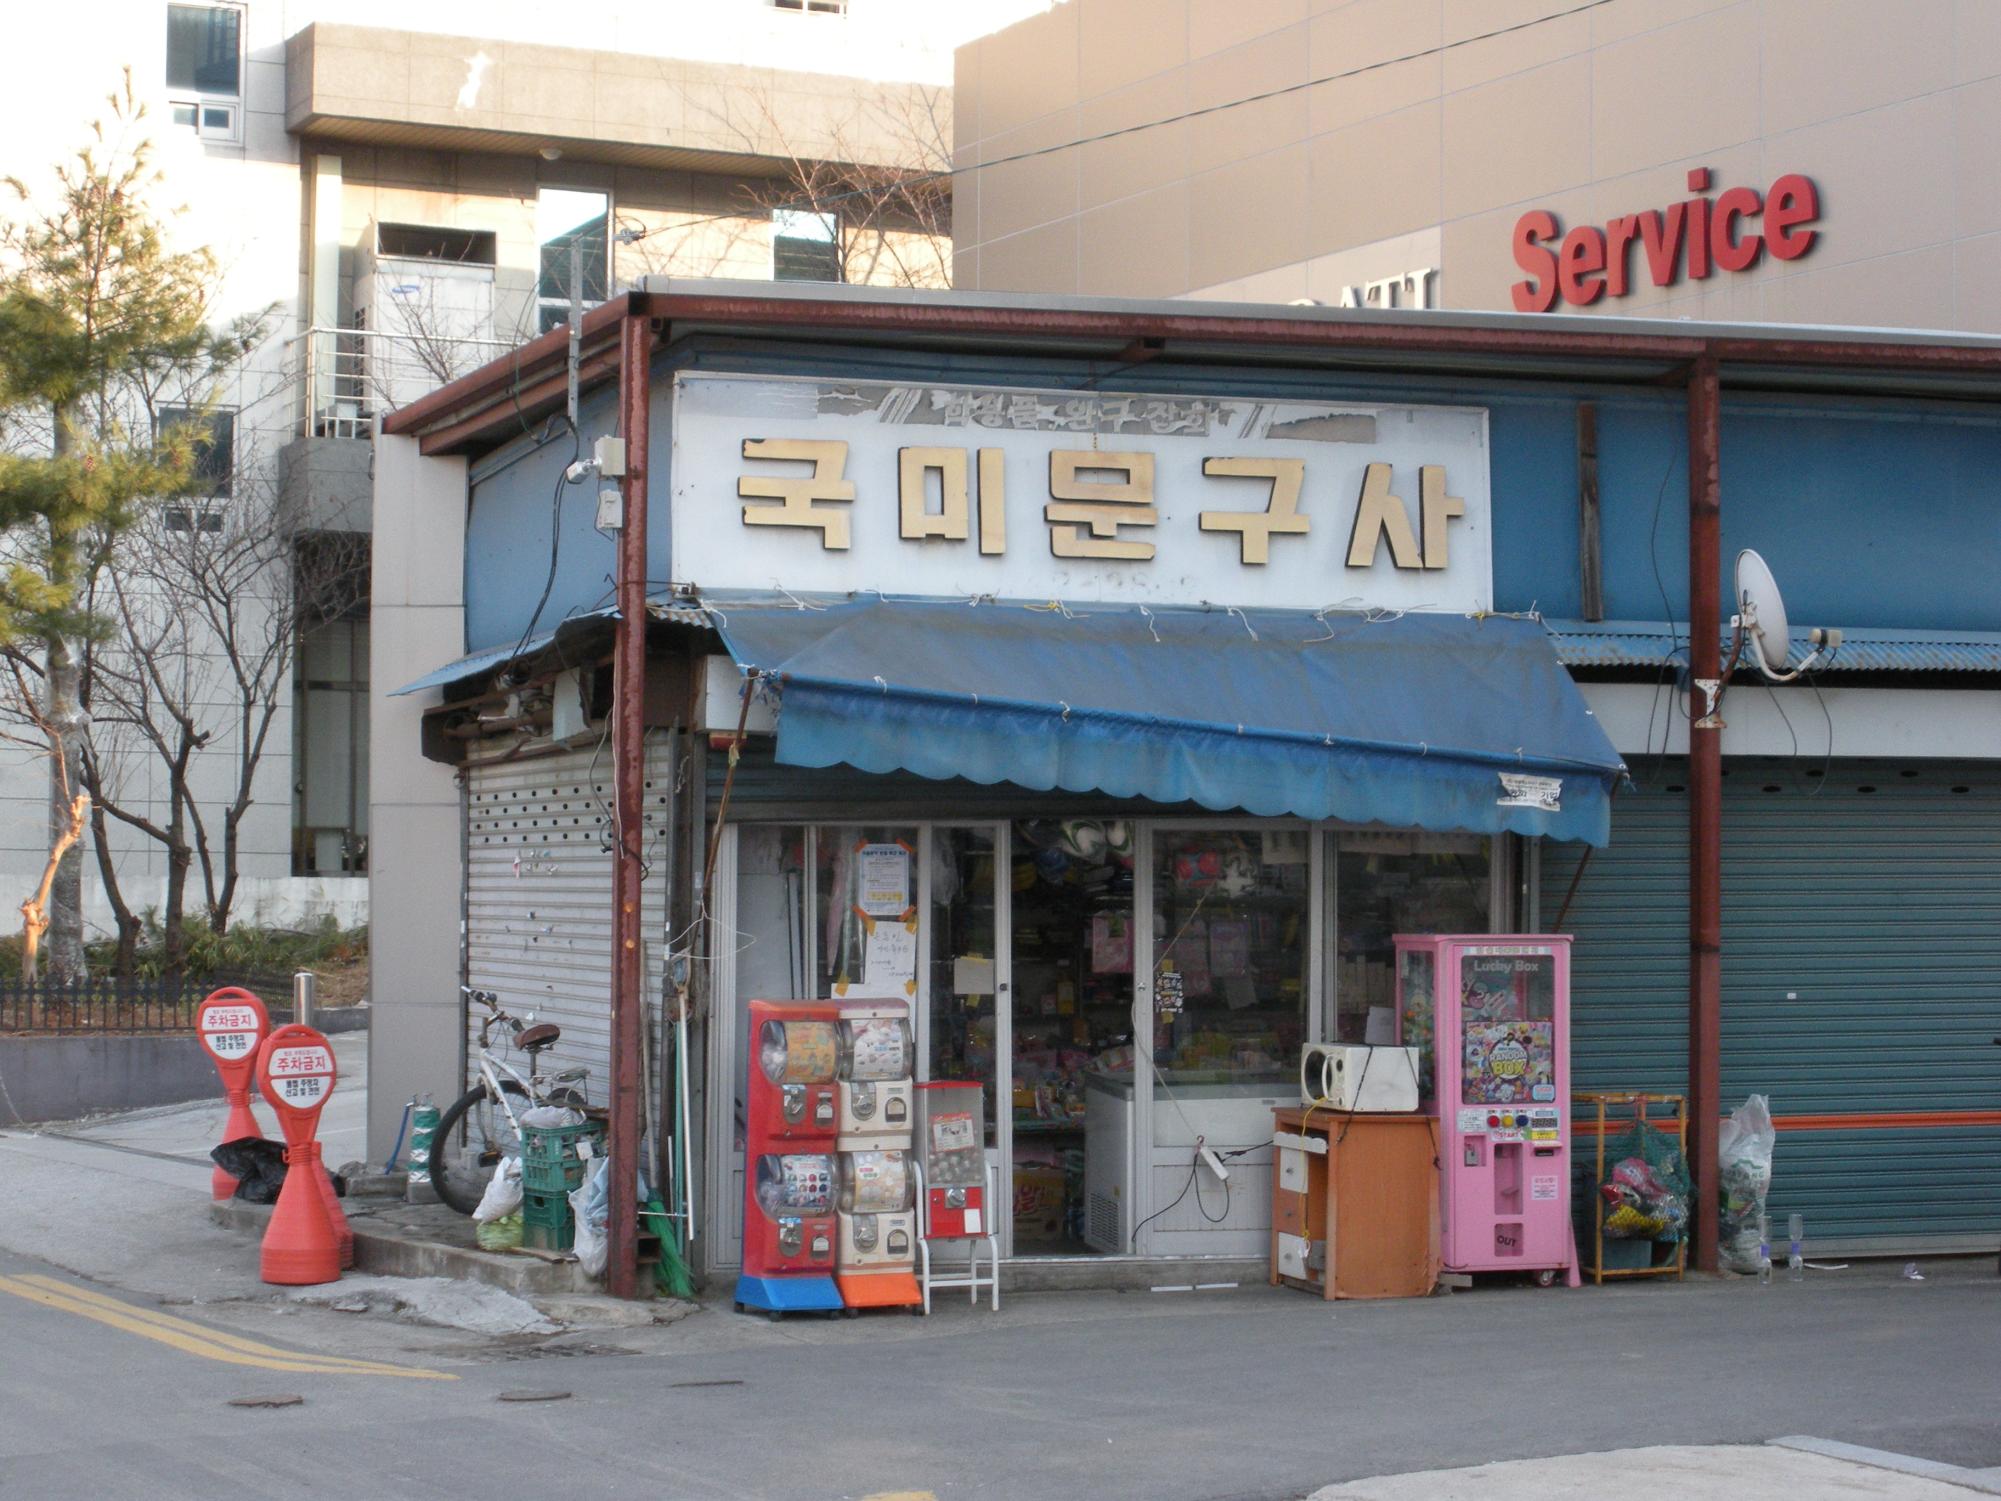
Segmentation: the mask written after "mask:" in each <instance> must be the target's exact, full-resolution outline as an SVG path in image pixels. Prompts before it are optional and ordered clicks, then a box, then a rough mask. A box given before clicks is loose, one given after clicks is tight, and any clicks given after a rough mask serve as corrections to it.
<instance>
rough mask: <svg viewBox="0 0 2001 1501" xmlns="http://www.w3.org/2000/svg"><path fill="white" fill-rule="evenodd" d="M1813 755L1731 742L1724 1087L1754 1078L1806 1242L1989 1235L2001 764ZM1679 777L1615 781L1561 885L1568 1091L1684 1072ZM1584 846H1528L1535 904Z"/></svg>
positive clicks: (1994, 1164) (1999, 1080) (1971, 1244)
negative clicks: (1805, 763) (1756, 755)
mask: <svg viewBox="0 0 2001 1501" xmlns="http://www.w3.org/2000/svg"><path fill="white" fill-rule="evenodd" d="M1815 770H1818V768H1813V767H1802V766H1800V765H1798V764H1794V763H1783V762H1781V763H1766V762H1756V761H1731V762H1729V763H1727V767H1726V776H1725V780H1724V836H1723V900H1724V912H1723V1056H1722V1087H1723V1099H1724V1104H1725V1106H1726V1108H1728V1107H1730V1106H1733V1105H1734V1104H1736V1103H1737V1102H1738V1101H1740V1100H1742V1099H1743V1097H1744V1096H1745V1095H1747V1094H1749V1093H1752V1092H1753V1091H1757V1092H1761V1093H1765V1094H1768V1095H1769V1096H1770V1097H1771V1101H1772V1112H1773V1114H1774V1116H1775V1117H1777V1118H1778V1121H1779V1126H1780V1135H1779V1146H1778V1155H1777V1158H1776V1160H1775V1165H1774V1175H1773V1184H1772V1194H1771V1200H1770V1205H1771V1209H1772V1212H1773V1214H1774V1216H1775V1217H1782V1216H1784V1215H1786V1214H1789V1213H1792V1212H1795V1211H1797V1212H1799V1213H1801V1214H1803V1215H1804V1216H1805V1218H1806V1226H1807V1236H1808V1240H1809V1242H1810V1244H1811V1245H1813V1246H1815V1247H1817V1248H1819V1249H1821V1250H1825V1251H1828V1252H1831V1253H1835V1254H1841V1253H1844V1252H1870V1251H1876V1252H1882V1253H1895V1252H1900V1251H1906V1250H1910V1251H1925V1250H1930V1251H1944V1250H1958V1249H1989V1248H1992V1247H1993V1246H1994V1245H1995V1244H1996V1241H1997V1238H2001V1123H1997V1112H2001V1052H1997V1050H1996V1049H1995V1048H1994V1046H1993V1045H1992V1039H1993V1038H1994V1037H1995V1036H1997V1035H2001V769H1997V768H1996V767H1994V766H1992V765H1988V764H1984V763H1971V764H1966V763H1951V762H1945V763H1925V762H1919V763H1914V764H1909V765H1900V764H1894V763H1880V762H1836V763H1834V765H1833V766H1832V767H1830V768H1829V769H1828V773H1827V775H1826V776H1825V777H1815V776H1813V775H1812V774H1811V773H1812V772H1813V771H1815ZM1685 777H1686V769H1685V767H1684V766H1682V765H1679V764H1677V763H1673V762H1670V763H1668V764H1667V765H1666V766H1665V767H1664V768H1663V769H1662V771H1661V773H1660V774H1659V775H1658V776H1657V777H1653V778H1650V782H1651V783H1652V785H1651V787H1650V788H1648V789H1642V790H1641V791H1639V792H1636V793H1633V794H1629V795H1622V796H1621V797H1620V798H1619V799H1618V800H1617V801H1615V803H1614V805H1613V820H1612V843H1611V845H1610V847H1609V848H1607V849H1604V850H1601V851H1599V852H1598V854H1597V855H1596V856H1595V857H1594V858H1593V859H1592V861H1591V863H1590V865H1589V867H1588V868H1587V869H1586V870H1585V872H1584V876H1583V879H1582V880H1581V882H1580V883H1579V886H1578V891H1577V896H1576V898H1575V900H1574V901H1573V903H1572V905H1571V909H1570V914H1569V917H1568V920H1567V922H1566V924H1565V925H1566V927H1567V928H1568V929H1569V930H1570V931H1571V932H1573V933H1574V934H1576V936H1577V944H1576V970H1575V982H1574V989H1575V996H1574V999H1573V1015H1574V1021H1573V1033H1574V1047H1575V1050H1576V1061H1575V1068H1574V1075H1573V1076H1574V1078H1575V1079H1576V1081H1577V1085H1578V1087H1579V1088H1584V1089H1589V1088H1594V1087H1601V1088H1617V1087H1624V1086H1632V1087H1642V1088H1658V1089H1671V1090H1678V1089H1682V1088H1684V1087H1685V1086H1686V1080H1687V1055H1686V1038H1687V1004H1688V1003H1687V974H1688V968H1687V911H1688V906H1687V889H1686V886H1687V877H1686V868H1687V867H1686V859H1687V807H1688V800H1687V795H1686V781H1685ZM1580 853H1581V851H1580V850H1578V849H1577V848H1575V847H1561V846H1551V847H1549V848H1547V849H1546V850H1545V852H1544V858H1543V873H1542V883H1541V890H1542V901H1543V920H1544V922H1545V923H1554V921H1555V917H1556V913H1557V911H1558V909H1559V908H1560V907H1561V905H1562V902H1563V898H1564V893H1565V891H1566V889H1567V888H1568V885H1569V882H1570V879H1571V877H1572V875H1573V874H1574V872H1575V870H1576V862H1577V856H1578V855H1579V854H1580ZM1983 1117H1984V1118H1983ZM1927 1118H1929V1119H1927Z"/></svg>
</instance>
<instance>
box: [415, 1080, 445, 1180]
mask: <svg viewBox="0 0 2001 1501" xmlns="http://www.w3.org/2000/svg"><path fill="white" fill-rule="evenodd" d="M410 1105H411V1110H410V1181H411V1182H412V1183H429V1182H430V1181H431V1140H432V1138H433V1137H435V1136H436V1135H437V1132H438V1116H439V1111H438V1107H437V1106H436V1105H435V1104H433V1103H432V1101H431V1097H430V1095H429V1094H420V1095H418V1096H417V1098H416V1099H414V1100H412V1101H411V1102H410Z"/></svg>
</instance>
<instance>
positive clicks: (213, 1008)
mask: <svg viewBox="0 0 2001 1501" xmlns="http://www.w3.org/2000/svg"><path fill="white" fill-rule="evenodd" d="M270 1030H271V1019H270V1018H269V1017H268V1016H267V1015H266V1014H265V1011H264V1003H263V1002H262V1001H260V1000H258V999H257V997H256V996H254V995H252V994H251V993H250V992H249V991H247V990H218V991H216V992H215V993H214V994H213V995H211V996H209V998H208V999H207V1000H205V1001H203V1002H202V1003H201V1008H200V1009H199V1010H198V1011H196V1012H195V1031H196V1033H197V1034H198V1035H199V1036H200V1038H201V1045H202V1046H203V1047H204V1048H206V1049H207V1050H208V1055H209V1057H211V1058H213V1059H214V1060H215V1061H216V1063H217V1065H218V1066H220V1065H223V1064H230V1063H245V1062H247V1061H248V1060H250V1059H252V1058H254V1057H255V1056H256V1053H257V1048H258V1045H259V1044H260V1043H262V1042H263V1041H264V1034H265V1033H266V1032H268V1031H270Z"/></svg>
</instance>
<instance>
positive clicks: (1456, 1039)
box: [1396, 933, 1577, 1285]
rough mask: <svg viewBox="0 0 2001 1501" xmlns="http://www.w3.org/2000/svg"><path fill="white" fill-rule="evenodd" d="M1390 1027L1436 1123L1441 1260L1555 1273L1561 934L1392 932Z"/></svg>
mask: <svg viewBox="0 0 2001 1501" xmlns="http://www.w3.org/2000/svg"><path fill="white" fill-rule="evenodd" d="M1396 949H1397V1026H1398V1030H1399V1034H1400V1036H1401V1038H1402V1040H1403V1042H1404V1043H1405V1045H1406V1046H1414V1047H1416V1048H1417V1049H1418V1050H1419V1051H1418V1058H1419V1064H1418V1069H1419V1085H1420V1090H1421V1092H1422V1094H1423V1095H1424V1097H1425V1106H1424V1108H1426V1109H1431V1110H1434V1111H1435V1112H1436V1114H1437V1116H1438V1124H1439V1165H1440V1185H1441V1187H1440V1193H1441V1197H1442V1200H1443V1210H1444V1213H1443V1222H1444V1230H1443V1235H1444V1245H1443V1247H1442V1248H1441V1251H1442V1260H1443V1262H1444V1265H1445V1268H1446V1270H1448V1271H1454V1272H1535V1273H1537V1274H1539V1275H1540V1277H1541V1280H1542V1281H1543V1283H1544V1284H1545V1285H1547V1284H1548V1283H1550V1282H1553V1281H1555V1280H1556V1274H1557V1273H1558V1272H1564V1273H1567V1274H1568V1278H1569V1280H1570V1282H1571V1283H1572V1285H1575V1284H1576V1282H1577V1248H1576V1244H1575V1242H1574V1239H1573V1237H1572V1233H1571V1224H1570V936H1569V935H1568V934H1566V933H1525V934H1492V933H1476V934H1464V933H1461V934H1443V935H1424V936H1414V935H1408V934H1400V935H1398V937H1397V939H1396Z"/></svg>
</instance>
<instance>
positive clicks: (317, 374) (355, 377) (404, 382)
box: [285, 326, 516, 438]
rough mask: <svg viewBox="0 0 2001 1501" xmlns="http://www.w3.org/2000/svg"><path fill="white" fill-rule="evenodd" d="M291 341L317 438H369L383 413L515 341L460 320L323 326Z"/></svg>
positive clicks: (304, 412)
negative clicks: (393, 327) (432, 324)
mask: <svg viewBox="0 0 2001 1501" xmlns="http://www.w3.org/2000/svg"><path fill="white" fill-rule="evenodd" d="M285 342H286V346H287V348H288V351H289V353H290V358H291V359H292V361H293V362H294V366H295V369H296V371H297V374H298V381H299V389H300V391H301V392H302V393H303V403H302V406H301V409H300V411H299V414H298V424H299V428H298V430H299V432H300V433H301V435H303V436H305V437H313V438H366V437H368V436H369V435H370V434H371V433H372V432H373V431H374V426H375V418H376V416H377V414H378V413H381V412H388V411H393V410H395V409H396V408H397V407H400V406H407V405H409V403H411V402H413V401H415V400H416V399H417V398H418V397H420V396H428V395H429V394H430V393H431V392H433V391H435V390H437V389H438V387H440V386H442V385H446V384H448V383H450V382H451V381H454V380H457V379H458V378H459V377H460V376H461V375H466V374H469V373H470V372H472V371H474V370H477V369H478V368H479V367H480V366H481V365H484V364H485V363H486V362H487V361H489V360H491V359H494V358H496V357H497V356H499V355H501V354H504V353H505V352H506V351H508V350H510V349H512V348H514V347H515V342H516V341H513V340H509V339H492V338H485V337H481V336H479V335H477V334H475V333H471V332H467V331H463V330H461V329H458V328H452V329H449V330H446V331H443V332H429V331H419V332H411V333H389V332H384V331H381V330H377V329H363V328H324V327H319V326H315V327H312V328H308V329H305V330H303V331H302V332H300V333H297V334H294V335H293V336H292V337H291V338H290V339H287V340H286V341H285Z"/></svg>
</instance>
